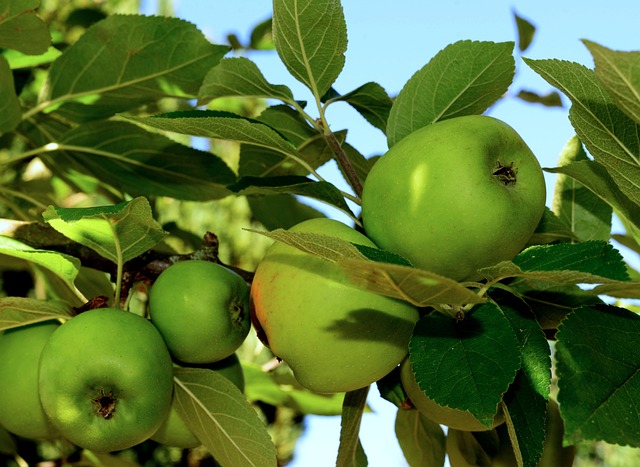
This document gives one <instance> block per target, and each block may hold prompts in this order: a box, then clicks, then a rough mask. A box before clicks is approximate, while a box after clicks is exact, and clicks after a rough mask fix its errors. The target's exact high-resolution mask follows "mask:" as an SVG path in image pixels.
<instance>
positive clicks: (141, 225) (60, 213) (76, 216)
mask: <svg viewBox="0 0 640 467" xmlns="http://www.w3.org/2000/svg"><path fill="white" fill-rule="evenodd" d="M42 217H43V218H44V220H45V222H47V223H49V224H50V225H51V226H52V227H53V228H54V229H56V230H57V231H58V232H60V233H61V234H63V235H64V236H65V237H67V238H70V239H71V240H73V241H75V242H78V243H80V244H81V245H84V246H86V247H89V248H91V249H92V250H94V251H95V252H97V253H98V254H99V255H100V256H102V257H103V258H106V259H108V260H111V261H113V262H114V263H117V264H121V263H125V262H127V261H129V260H130V259H133V258H135V257H136V256H138V255H140V254H142V253H144V252H145V251H147V250H148V249H150V248H152V247H154V246H155V245H156V244H157V243H158V242H159V241H160V240H162V239H163V238H164V236H165V232H164V231H163V230H162V228H161V227H160V225H159V224H158V223H157V222H156V221H155V219H154V218H153V214H152V212H151V206H150V205H149V201H147V199H146V198H142V197H140V198H134V199H132V200H131V201H125V202H123V203H120V204H116V205H113V206H97V207H93V208H62V207H56V206H49V207H48V208H47V210H46V211H44V213H43V214H42Z"/></svg>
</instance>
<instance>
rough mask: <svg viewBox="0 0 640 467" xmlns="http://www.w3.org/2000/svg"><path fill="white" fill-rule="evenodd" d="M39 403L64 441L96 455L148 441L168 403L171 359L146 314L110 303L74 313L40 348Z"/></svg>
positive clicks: (170, 389)
mask: <svg viewBox="0 0 640 467" xmlns="http://www.w3.org/2000/svg"><path fill="white" fill-rule="evenodd" d="M39 371H40V373H39V387H40V401H41V402H42V407H43V409H44V411H45V413H46V414H47V416H48V417H49V419H50V420H51V423H52V424H53V426H54V427H55V428H56V429H57V430H58V431H59V432H60V434H61V435H62V436H63V437H65V438H67V439H68V440H69V441H70V442H71V443H73V444H75V445H77V446H79V447H81V448H85V449H89V450H92V451H96V452H111V451H119V450H122V449H126V448H129V447H131V446H134V445H136V444H139V443H141V442H143V441H145V440H147V439H148V438H149V437H150V436H151V435H153V433H155V432H156V430H157V429H158V428H159V427H160V425H161V424H162V422H163V420H164V418H165V417H166V415H167V413H168V412H169V408H170V406H171V397H172V394H173V362H172V361H171V356H170V354H169V351H168V350H167V348H166V346H165V344H164V341H163V340H162V337H161V336H160V334H159V333H158V331H157V330H156V328H155V327H154V326H153V325H152V324H151V323H150V322H149V321H148V320H146V319H145V318H143V317H141V316H139V315H136V314H134V313H130V312H126V311H122V310H116V309H112V308H99V309H94V310H89V311H86V312H84V313H81V314H79V315H77V316H75V317H73V318H71V319H70V320H68V321H67V322H65V323H64V324H63V325H62V326H60V327H59V328H58V329H56V330H55V331H54V332H53V334H52V335H51V337H50V338H49V340H48V341H47V343H46V345H45V346H44V348H43V349H42V355H41V357H40V369H39Z"/></svg>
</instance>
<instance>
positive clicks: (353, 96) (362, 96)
mask: <svg viewBox="0 0 640 467" xmlns="http://www.w3.org/2000/svg"><path fill="white" fill-rule="evenodd" d="M340 101H344V102H347V103H348V104H350V105H351V106H352V107H353V108H354V109H356V110H357V111H358V112H359V113H360V115H362V116H363V117H364V118H365V119H366V120H367V121H368V122H369V123H370V124H371V125H373V126H374V127H376V128H378V129H379V130H381V131H383V132H384V131H385V130H386V128H387V120H388V119H389V112H390V111H391V106H392V104H393V101H392V100H391V98H390V97H389V94H387V91H385V90H384V88H383V87H382V86H380V85H379V84H378V83H373V82H370V83H365V84H363V85H362V86H360V87H358V88H356V89H354V90H353V91H351V92H348V93H347V94H344V95H341V96H337V97H333V98H331V99H329V101H327V105H329V104H330V103H333V102H340Z"/></svg>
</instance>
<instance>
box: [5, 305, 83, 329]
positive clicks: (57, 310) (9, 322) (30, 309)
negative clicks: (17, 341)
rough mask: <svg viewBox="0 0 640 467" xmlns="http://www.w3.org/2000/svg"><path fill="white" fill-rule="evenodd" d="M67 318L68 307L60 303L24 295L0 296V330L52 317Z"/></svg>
mask: <svg viewBox="0 0 640 467" xmlns="http://www.w3.org/2000/svg"><path fill="white" fill-rule="evenodd" d="M69 318H71V313H70V310H69V307H68V306H66V305H63V304H62V303H57V302H54V301H51V300H47V301H42V300H36V299H33V298H24V297H3V298H0V330H3V329H11V328H17V327H19V326H26V325H27V324H33V323H39V322H42V321H49V320H52V319H69Z"/></svg>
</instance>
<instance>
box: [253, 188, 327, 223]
mask: <svg viewBox="0 0 640 467" xmlns="http://www.w3.org/2000/svg"><path fill="white" fill-rule="evenodd" d="M247 201H248V203H249V206H250V207H251V214H252V215H253V217H254V218H255V219H256V220H257V221H258V222H260V223H261V224H262V225H263V226H264V227H265V228H266V229H269V230H273V229H289V228H291V227H293V226H294V225H296V224H299V223H300V222H302V221H304V220H307V219H314V218H317V217H327V216H326V215H325V214H323V213H322V212H320V211H318V210H317V209H314V208H312V207H311V206H308V205H306V204H303V203H301V202H300V201H299V200H298V198H296V197H294V196H293V195H286V194H285V195H269V196H259V197H254V196H251V197H249V198H247Z"/></svg>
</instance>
